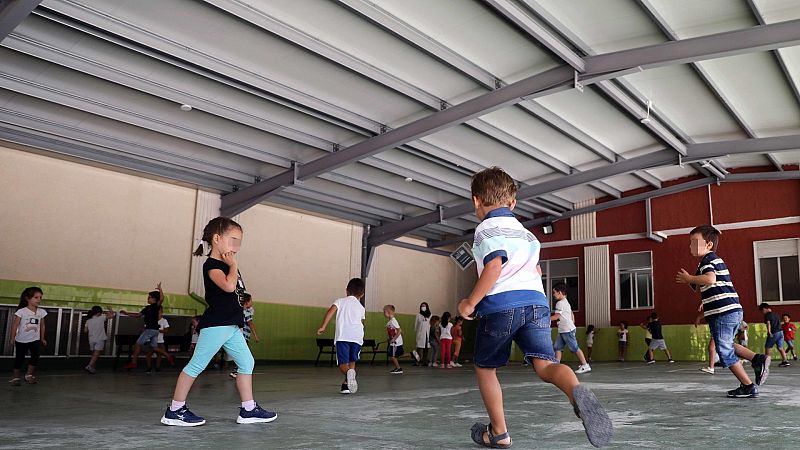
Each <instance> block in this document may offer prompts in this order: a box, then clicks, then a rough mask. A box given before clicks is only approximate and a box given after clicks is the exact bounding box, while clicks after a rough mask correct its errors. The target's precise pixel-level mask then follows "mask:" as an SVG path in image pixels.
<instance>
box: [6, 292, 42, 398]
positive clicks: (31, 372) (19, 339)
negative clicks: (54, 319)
mask: <svg viewBox="0 0 800 450" xmlns="http://www.w3.org/2000/svg"><path fill="white" fill-rule="evenodd" d="M42 294H43V293H42V290H41V289H39V288H38V287H36V286H31V287H29V288H26V289H25V290H24V291H22V295H20V296H19V305H18V306H17V312H15V313H14V321H13V322H12V323H11V336H14V348H15V349H16V354H15V355H14V376H13V377H12V378H11V381H10V383H11V385H12V386H19V385H20V384H22V383H21V379H20V371H21V370H22V363H23V362H25V356H27V354H28V352H30V354H31V360H30V361H29V362H28V373H27V374H25V381H26V382H28V384H36V383H38V381H37V379H36V375H35V372H36V366H37V365H38V364H39V354H40V353H41V347H42V346H47V340H45V338H44V317H45V316H46V315H47V311H45V310H44V308H40V307H39V304H40V303H41V302H42Z"/></svg>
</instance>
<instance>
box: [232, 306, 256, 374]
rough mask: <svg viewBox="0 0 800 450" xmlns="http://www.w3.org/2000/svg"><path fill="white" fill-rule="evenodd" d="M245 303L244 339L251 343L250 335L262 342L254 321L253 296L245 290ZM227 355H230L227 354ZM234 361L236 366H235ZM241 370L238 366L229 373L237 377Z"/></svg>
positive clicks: (243, 308) (243, 307) (248, 343)
mask: <svg viewBox="0 0 800 450" xmlns="http://www.w3.org/2000/svg"><path fill="white" fill-rule="evenodd" d="M242 299H243V304H242V310H243V311H244V328H242V334H243V335H244V340H245V342H247V345H248V346H249V345H250V337H251V336H252V337H253V338H254V339H255V340H256V343H259V342H261V338H259V337H258V333H256V324H255V323H253V315H254V314H255V313H256V310H255V308H253V296H252V295H250V294H248V293H247V292H245V293H244V294H242ZM226 356H228V355H227V354H226ZM235 364H236V363H235V362H234V366H235ZM238 374H239V372H238V371H237V368H236V367H234V368H233V372H231V373H229V374H228V375H229V376H230V377H231V378H234V379H235V378H236V377H237V376H238Z"/></svg>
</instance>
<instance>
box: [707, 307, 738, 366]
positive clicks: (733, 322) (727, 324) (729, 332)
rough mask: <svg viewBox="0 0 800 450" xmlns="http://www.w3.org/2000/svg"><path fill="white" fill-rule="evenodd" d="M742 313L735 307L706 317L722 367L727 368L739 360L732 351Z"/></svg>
mask: <svg viewBox="0 0 800 450" xmlns="http://www.w3.org/2000/svg"><path fill="white" fill-rule="evenodd" d="M742 315H743V313H742V310H741V309H736V310H733V311H728V312H726V313H722V314H718V315H716V316H713V317H706V322H708V327H709V328H710V329H711V337H712V338H714V346H715V347H716V348H717V355H719V362H720V363H721V364H722V367H726V368H727V367H730V366H732V365H734V364H736V363H737V362H739V358H738V357H737V356H736V353H735V352H734V351H733V340H734V339H735V338H736V332H737V331H738V330H739V324H741V323H742Z"/></svg>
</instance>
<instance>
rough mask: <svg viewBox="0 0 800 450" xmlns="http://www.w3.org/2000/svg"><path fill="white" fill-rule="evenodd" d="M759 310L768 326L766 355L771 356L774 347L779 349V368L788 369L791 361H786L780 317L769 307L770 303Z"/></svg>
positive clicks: (765, 346) (762, 305)
mask: <svg viewBox="0 0 800 450" xmlns="http://www.w3.org/2000/svg"><path fill="white" fill-rule="evenodd" d="M758 310H759V311H761V312H762V313H763V314H764V323H765V324H766V325H767V341H766V342H765V343H764V353H765V354H766V355H768V356H769V355H770V353H772V346H773V345H774V346H775V347H777V348H778V353H780V354H781V363H780V364H778V366H780V367H788V366H789V361H787V360H786V350H784V349H783V339H784V336H783V329H782V328H781V319H780V317H779V316H778V314H776V313H774V312H772V307H770V306H769V303H762V304H760V305H758Z"/></svg>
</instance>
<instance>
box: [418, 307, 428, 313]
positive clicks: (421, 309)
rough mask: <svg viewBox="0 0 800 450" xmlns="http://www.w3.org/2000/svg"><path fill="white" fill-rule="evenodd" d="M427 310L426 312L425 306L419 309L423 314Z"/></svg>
mask: <svg viewBox="0 0 800 450" xmlns="http://www.w3.org/2000/svg"><path fill="white" fill-rule="evenodd" d="M427 310H428V307H427V306H423V307H421V308H420V311H422V312H425V311H427Z"/></svg>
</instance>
